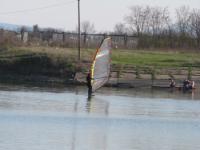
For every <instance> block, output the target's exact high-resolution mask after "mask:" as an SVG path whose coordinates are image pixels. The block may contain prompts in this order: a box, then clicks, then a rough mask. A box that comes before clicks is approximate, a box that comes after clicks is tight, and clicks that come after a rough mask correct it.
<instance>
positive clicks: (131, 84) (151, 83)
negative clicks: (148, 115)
mask: <svg viewBox="0 0 200 150" xmlns="http://www.w3.org/2000/svg"><path fill="white" fill-rule="evenodd" d="M83 76H84V75H83V74H82V76H79V78H75V79H71V78H66V79H65V78H58V77H48V76H23V75H15V76H13V75H12V76H8V75H0V84H14V85H23V84H24V85H35V86H39V87H40V86H41V87H42V86H55V87H57V86H58V87H59V86H62V87H69V86H86V80H85V77H83ZM175 81H176V86H178V87H182V82H183V79H175ZM194 81H195V87H196V89H198V88H199V87H200V86H199V85H200V81H199V80H198V79H196V80H194ZM104 87H113V88H124V89H126V88H133V89H137V88H156V89H167V88H168V89H170V88H169V79H154V80H151V79H148V78H146V79H126V78H120V79H117V78H115V77H111V78H110V79H109V81H108V82H107V83H106V84H105V85H104Z"/></svg>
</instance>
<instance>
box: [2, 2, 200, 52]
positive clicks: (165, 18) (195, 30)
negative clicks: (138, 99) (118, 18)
mask: <svg viewBox="0 0 200 150" xmlns="http://www.w3.org/2000/svg"><path fill="white" fill-rule="evenodd" d="M106 36H111V38H112V41H113V47H114V48H120V49H187V50H188V49H200V10H199V9H193V10H192V9H190V8H189V7H187V6H182V7H180V8H178V9H176V11H175V16H174V17H173V18H172V17H171V16H170V13H169V10H168V8H163V7H150V6H132V7H130V13H129V14H128V15H126V17H125V18H124V22H123V23H118V24H116V25H115V27H114V30H113V31H112V32H107V33H96V32H95V29H94V25H93V24H91V23H90V22H89V21H85V22H82V24H81V47H82V48H95V47H97V45H99V43H100V42H101V40H102V39H103V38H105V37H106ZM77 37H78V34H77V33H76V32H64V31H62V30H58V29H52V28H47V29H41V28H39V27H38V25H34V26H33V30H31V31H30V30H27V29H26V27H21V29H20V30H19V32H15V33H14V32H9V31H4V30H0V45H9V44H10V45H20V44H21V45H41V46H60V47H69V48H70V47H71V48H75V47H77Z"/></svg>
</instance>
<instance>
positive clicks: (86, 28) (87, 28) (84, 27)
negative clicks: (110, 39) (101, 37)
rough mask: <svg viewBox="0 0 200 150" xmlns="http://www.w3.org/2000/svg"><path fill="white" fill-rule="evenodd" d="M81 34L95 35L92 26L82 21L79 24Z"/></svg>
mask: <svg viewBox="0 0 200 150" xmlns="http://www.w3.org/2000/svg"><path fill="white" fill-rule="evenodd" d="M81 32H83V33H86V34H88V33H95V27H94V24H91V23H90V22H89V21H83V22H82V23H81Z"/></svg>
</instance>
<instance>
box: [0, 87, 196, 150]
mask: <svg viewBox="0 0 200 150" xmlns="http://www.w3.org/2000/svg"><path fill="white" fill-rule="evenodd" d="M198 149H200V95H199V92H198V91H194V92H193V93H182V92H180V91H174V92H170V91H167V90H151V89H113V88H102V89H100V90H99V91H98V92H96V93H95V95H94V96H92V98H91V99H88V97H87V89H86V88H85V87H67V88H66V87H51V88H46V87H30V86H13V85H12V86H11V85H9V86H8V85H1V86H0V150H198Z"/></svg>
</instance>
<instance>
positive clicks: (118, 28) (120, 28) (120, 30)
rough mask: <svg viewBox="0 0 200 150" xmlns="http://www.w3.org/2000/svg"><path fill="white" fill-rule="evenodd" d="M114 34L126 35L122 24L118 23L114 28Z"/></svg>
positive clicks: (125, 29)
mask: <svg viewBox="0 0 200 150" xmlns="http://www.w3.org/2000/svg"><path fill="white" fill-rule="evenodd" d="M114 33H115V34H126V33H127V28H126V26H125V25H124V24H122V23H118V24H116V25H115V27H114Z"/></svg>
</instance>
